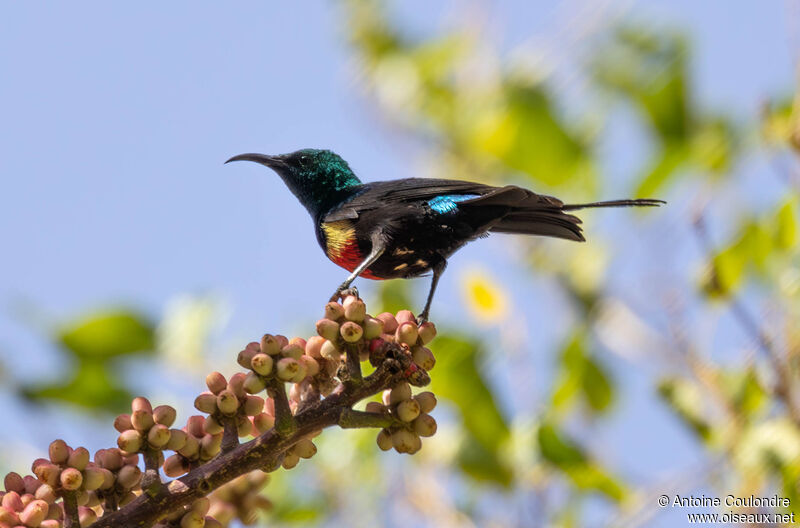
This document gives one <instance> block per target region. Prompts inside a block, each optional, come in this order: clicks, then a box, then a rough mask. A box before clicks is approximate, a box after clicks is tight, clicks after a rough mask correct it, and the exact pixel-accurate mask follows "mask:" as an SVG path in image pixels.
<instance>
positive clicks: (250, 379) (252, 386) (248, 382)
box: [242, 372, 267, 394]
mask: <svg viewBox="0 0 800 528" xmlns="http://www.w3.org/2000/svg"><path fill="white" fill-rule="evenodd" d="M266 386H267V385H266V383H264V380H263V379H262V378H261V376H259V375H258V374H256V373H255V372H248V373H247V376H245V378H244V383H243V384H242V388H243V389H244V391H245V392H247V393H248V394H257V393H259V392H261V391H263V390H264V389H265V388H266Z"/></svg>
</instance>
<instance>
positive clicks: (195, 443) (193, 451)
mask: <svg viewBox="0 0 800 528" xmlns="http://www.w3.org/2000/svg"><path fill="white" fill-rule="evenodd" d="M199 452H200V441H199V440H197V438H196V437H194V436H187V437H186V444H185V445H184V446H183V447H182V448H180V449H178V453H180V454H181V455H183V456H185V457H186V458H188V459H192V460H194V458H195V457H197V454H198V453H199Z"/></svg>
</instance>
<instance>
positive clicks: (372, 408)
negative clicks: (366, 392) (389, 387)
mask: <svg viewBox="0 0 800 528" xmlns="http://www.w3.org/2000/svg"><path fill="white" fill-rule="evenodd" d="M364 410H365V411H367V412H371V413H382V412H384V411H385V410H386V407H384V406H383V405H382V404H381V403H380V402H376V401H371V402H367V406H366V408H365V409H364Z"/></svg>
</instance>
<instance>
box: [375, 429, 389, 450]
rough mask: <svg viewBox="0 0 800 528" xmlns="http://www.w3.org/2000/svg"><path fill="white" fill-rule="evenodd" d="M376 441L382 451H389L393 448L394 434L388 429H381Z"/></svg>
mask: <svg viewBox="0 0 800 528" xmlns="http://www.w3.org/2000/svg"><path fill="white" fill-rule="evenodd" d="M376 441H377V442H378V447H379V448H380V449H381V451H388V450H390V449H391V448H392V433H390V432H389V430H388V429H381V430H380V432H379V433H378V437H377V438H376Z"/></svg>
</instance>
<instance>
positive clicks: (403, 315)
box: [397, 310, 417, 326]
mask: <svg viewBox="0 0 800 528" xmlns="http://www.w3.org/2000/svg"><path fill="white" fill-rule="evenodd" d="M403 323H414V324H415V325H416V324H417V318H416V317H414V313H413V312H412V311H411V310H400V311H399V312H397V324H398V326H399V325H401V324H403Z"/></svg>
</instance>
